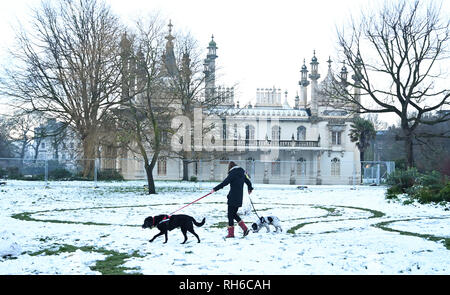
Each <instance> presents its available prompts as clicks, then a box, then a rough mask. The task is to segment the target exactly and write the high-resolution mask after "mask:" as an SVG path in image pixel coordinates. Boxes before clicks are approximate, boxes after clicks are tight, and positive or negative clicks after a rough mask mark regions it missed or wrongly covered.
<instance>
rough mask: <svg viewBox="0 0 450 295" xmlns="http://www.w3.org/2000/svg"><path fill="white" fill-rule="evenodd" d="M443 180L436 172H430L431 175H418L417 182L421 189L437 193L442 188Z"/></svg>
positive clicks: (443, 177)
mask: <svg viewBox="0 0 450 295" xmlns="http://www.w3.org/2000/svg"><path fill="white" fill-rule="evenodd" d="M445 178H446V177H445V176H442V174H441V173H439V172H438V171H432V172H431V173H428V174H422V175H420V176H419V179H418V182H419V183H420V185H422V186H423V187H428V188H429V189H430V190H433V191H436V192H438V191H440V190H441V189H442V188H443V187H444V185H445V182H446V181H445Z"/></svg>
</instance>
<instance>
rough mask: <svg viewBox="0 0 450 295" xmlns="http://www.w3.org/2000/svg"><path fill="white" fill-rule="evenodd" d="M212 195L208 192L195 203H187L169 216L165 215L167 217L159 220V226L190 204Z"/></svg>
mask: <svg viewBox="0 0 450 295" xmlns="http://www.w3.org/2000/svg"><path fill="white" fill-rule="evenodd" d="M212 193H213V192H209V193H207V194H206V195H204V196H203V197H200V198H198V199H197V200H195V201H193V202H191V203H189V204H187V205H184V206H183V207H181V208H180V209H177V210H175V211H173V212H172V213H170V214H169V215H167V217H164V218H163V220H161V221H160V222H159V224H161V223H163V222H166V221H169V219H170V217H172V215H173V214H174V213H176V212H178V211H180V210H181V209H184V208H186V207H187V206H189V205H192V204H194V203H196V202H198V201H200V200H201V199H203V198H205V197H207V196H209V195H210V194H212Z"/></svg>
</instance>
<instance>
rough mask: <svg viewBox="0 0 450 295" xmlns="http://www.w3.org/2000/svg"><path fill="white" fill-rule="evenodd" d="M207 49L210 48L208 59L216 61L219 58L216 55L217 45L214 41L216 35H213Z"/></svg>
mask: <svg viewBox="0 0 450 295" xmlns="http://www.w3.org/2000/svg"><path fill="white" fill-rule="evenodd" d="M207 48H208V55H207V58H208V59H216V58H217V54H216V51H217V44H216V41H214V35H211V41H210V42H209V45H208V47H207Z"/></svg>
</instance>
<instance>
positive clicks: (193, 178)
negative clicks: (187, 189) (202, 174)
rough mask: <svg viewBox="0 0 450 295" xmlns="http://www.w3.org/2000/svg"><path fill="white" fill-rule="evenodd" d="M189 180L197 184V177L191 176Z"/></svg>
mask: <svg viewBox="0 0 450 295" xmlns="http://www.w3.org/2000/svg"><path fill="white" fill-rule="evenodd" d="M189 180H190V181H192V182H197V180H198V179H197V176H195V175H192V176H191V178H190V179H189Z"/></svg>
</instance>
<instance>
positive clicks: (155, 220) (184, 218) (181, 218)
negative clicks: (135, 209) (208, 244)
mask: <svg viewBox="0 0 450 295" xmlns="http://www.w3.org/2000/svg"><path fill="white" fill-rule="evenodd" d="M193 224H195V225H196V226H202V225H203V224H205V218H203V220H202V222H200V223H198V222H197V221H195V219H194V218H193V217H191V216H189V215H181V214H180V215H172V216H170V218H169V216H168V215H157V216H149V217H147V218H145V220H144V224H143V225H142V228H152V227H155V226H156V227H157V228H158V229H159V230H160V232H159V233H158V234H156V235H155V236H154V237H153V238H152V239H151V240H150V241H149V242H150V243H151V242H153V240H154V239H155V238H157V237H159V236H161V235H165V237H166V241H165V242H164V244H165V243H167V232H168V231H169V230H173V229H175V228H177V227H179V228H180V229H181V232H182V233H183V236H184V241H183V243H181V244H184V243H186V241H187V235H186V232H188V231H189V232H190V233H192V234H193V235H194V236H195V237H197V240H198V242H199V243H200V238H199V237H198V235H197V234H196V233H195V231H194V226H193Z"/></svg>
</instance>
